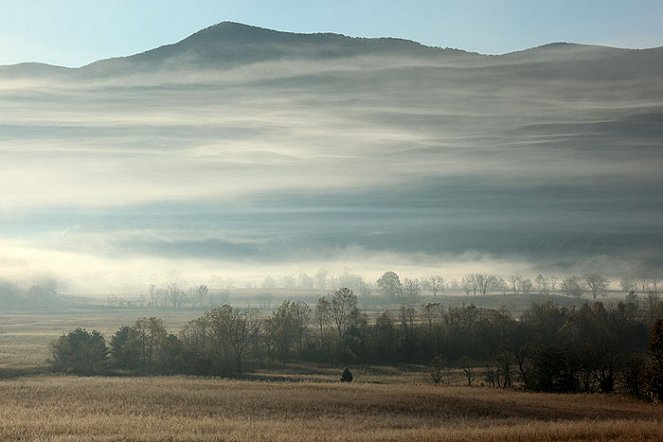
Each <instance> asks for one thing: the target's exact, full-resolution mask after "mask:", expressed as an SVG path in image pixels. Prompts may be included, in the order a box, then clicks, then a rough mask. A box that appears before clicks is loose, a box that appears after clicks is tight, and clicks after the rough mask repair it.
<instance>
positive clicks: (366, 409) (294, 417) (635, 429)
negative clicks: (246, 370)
mask: <svg viewBox="0 0 663 442" xmlns="http://www.w3.org/2000/svg"><path fill="white" fill-rule="evenodd" d="M0 395H1V396H2V398H3V400H2V402H1V403H0V416H2V419H1V420H0V440H19V439H23V440H54V441H59V440H92V439H94V440H98V441H111V440H129V441H146V440H178V441H180V440H186V441H194V440H200V441H212V440H236V441H254V440H274V441H295V440H356V441H378V440H423V441H426V440H467V441H480V440H489V441H490V440H505V441H511V440H514V441H515V440H523V439H527V440H589V441H594V440H595V441H599V440H625V441H636V440H638V441H639V440H647V439H649V440H657V439H656V438H658V437H659V429H660V425H661V423H662V421H663V409H662V408H661V407H659V406H656V405H652V404H646V403H643V402H638V401H635V400H632V399H630V398H625V397H622V396H599V395H594V396H591V395H551V394H534V393H522V392H513V391H503V390H493V389H483V388H464V387H444V386H436V387H433V386H431V385H426V384H402V385H394V384H362V383H354V384H350V385H347V384H340V383H308V382H300V383H287V382H247V381H231V380H222V379H194V378H184V377H153V378H76V377H36V378H24V379H17V380H12V381H3V382H0Z"/></svg>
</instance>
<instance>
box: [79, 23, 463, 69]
mask: <svg viewBox="0 0 663 442" xmlns="http://www.w3.org/2000/svg"><path fill="white" fill-rule="evenodd" d="M449 54H455V55H459V54H466V52H464V51H460V50H455V49H441V48H433V47H428V46H424V45H421V44H419V43H416V42H413V41H409V40H403V39H397V38H353V37H347V36H344V35H340V34H331V33H325V34H297V33H290V32H279V31H274V30H270V29H264V28H259V27H254V26H247V25H243V24H238V23H232V22H223V23H219V24H217V25H214V26H210V27H208V28H206V29H203V30H201V31H199V32H196V33H195V34H193V35H191V36H190V37H188V38H186V39H184V40H182V41H180V42H178V43H175V44H171V45H165V46H161V47H159V48H156V49H152V50H149V51H146V52H143V53H140V54H136V55H132V56H129V57H121V58H114V59H108V60H102V61H98V62H95V63H92V64H90V65H88V66H86V67H84V69H85V70H94V71H100V70H109V69H110V70H113V69H122V68H123V67H128V66H132V67H134V68H141V69H154V68H163V67H169V68H178V67H180V68H181V67H183V66H186V67H204V68H213V67H232V66H237V65H240V64H248V63H255V62H265V61H273V60H281V59H307V60H329V59H334V58H347V57H356V56H384V55H392V56H395V55H399V56H409V57H429V58H436V57H439V56H442V55H449Z"/></svg>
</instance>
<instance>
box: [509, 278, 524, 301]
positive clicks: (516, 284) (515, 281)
mask: <svg viewBox="0 0 663 442" xmlns="http://www.w3.org/2000/svg"><path fill="white" fill-rule="evenodd" d="M509 281H510V282H511V290H513V294H514V295H516V296H517V295H519V294H520V292H521V290H522V282H523V278H521V277H520V275H511V276H510V278H509Z"/></svg>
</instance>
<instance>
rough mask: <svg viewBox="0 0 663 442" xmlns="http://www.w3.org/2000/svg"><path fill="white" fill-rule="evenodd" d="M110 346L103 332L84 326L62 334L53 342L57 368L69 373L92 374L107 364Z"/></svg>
mask: <svg viewBox="0 0 663 442" xmlns="http://www.w3.org/2000/svg"><path fill="white" fill-rule="evenodd" d="M107 355H108V347H106V341H105V340H104V337H103V336H102V334H101V333H99V332H98V331H96V330H93V331H92V332H88V331H87V330H84V329H82V328H77V329H76V330H74V331H71V332H69V333H67V334H66V335H62V336H60V337H59V338H58V339H57V341H55V343H54V344H53V363H54V366H55V368H56V369H58V370H62V371H65V372H69V373H75V374H82V375H91V374H95V373H97V372H99V371H100V370H101V369H102V368H103V367H104V366H105V364H106V356H107Z"/></svg>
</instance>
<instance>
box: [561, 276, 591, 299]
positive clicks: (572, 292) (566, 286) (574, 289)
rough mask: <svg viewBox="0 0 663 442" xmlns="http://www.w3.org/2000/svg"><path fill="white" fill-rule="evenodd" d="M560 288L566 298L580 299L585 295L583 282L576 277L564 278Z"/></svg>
mask: <svg viewBox="0 0 663 442" xmlns="http://www.w3.org/2000/svg"><path fill="white" fill-rule="evenodd" d="M560 288H561V289H562V291H563V292H564V293H566V294H567V295H568V296H576V297H580V296H582V295H583V294H584V293H585V287H584V284H583V280H582V279H581V278H580V277H579V276H577V275H572V276H569V277H567V278H564V279H563V280H562V284H561V286H560Z"/></svg>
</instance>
